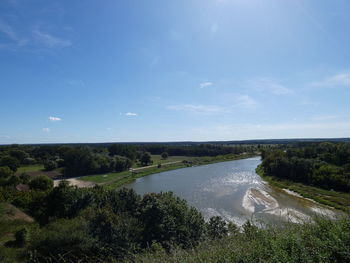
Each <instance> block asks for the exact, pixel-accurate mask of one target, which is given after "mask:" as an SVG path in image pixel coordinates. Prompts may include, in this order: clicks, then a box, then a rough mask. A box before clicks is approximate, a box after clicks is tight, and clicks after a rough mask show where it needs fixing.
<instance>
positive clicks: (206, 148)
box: [141, 144, 260, 157]
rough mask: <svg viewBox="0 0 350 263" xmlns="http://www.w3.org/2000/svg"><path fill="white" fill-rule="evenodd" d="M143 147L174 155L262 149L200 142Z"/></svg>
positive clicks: (214, 154)
mask: <svg viewBox="0 0 350 263" xmlns="http://www.w3.org/2000/svg"><path fill="white" fill-rule="evenodd" d="M141 149H143V150H145V151H147V152H150V153H151V154H161V153H163V152H167V153H168V154H169V155H174V156H197V157H201V156H218V155H227V154H240V153H244V152H253V151H257V150H259V149H260V145H248V146H241V145H239V146H227V145H226V146H224V145H213V144H200V145H188V146H186V145H176V146H172V145H158V144H154V145H143V146H141Z"/></svg>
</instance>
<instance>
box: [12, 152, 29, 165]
mask: <svg viewBox="0 0 350 263" xmlns="http://www.w3.org/2000/svg"><path fill="white" fill-rule="evenodd" d="M9 154H10V155H11V156H12V157H14V158H16V159H17V160H18V161H19V162H20V163H22V164H23V163H24V161H25V159H26V158H29V154H28V153H26V152H25V151H22V150H17V149H13V150H11V151H10V152H9Z"/></svg>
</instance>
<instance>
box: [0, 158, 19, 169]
mask: <svg viewBox="0 0 350 263" xmlns="http://www.w3.org/2000/svg"><path fill="white" fill-rule="evenodd" d="M0 166H7V167H9V168H10V169H11V170H12V171H14V172H16V171H17V168H18V167H19V166H20V162H19V161H18V159H17V158H15V157H12V156H9V155H6V156H4V157H2V158H1V159H0Z"/></svg>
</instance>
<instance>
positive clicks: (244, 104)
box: [234, 95, 258, 109]
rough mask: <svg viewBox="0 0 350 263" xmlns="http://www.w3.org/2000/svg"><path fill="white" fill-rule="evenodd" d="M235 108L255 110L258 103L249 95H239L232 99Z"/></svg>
mask: <svg viewBox="0 0 350 263" xmlns="http://www.w3.org/2000/svg"><path fill="white" fill-rule="evenodd" d="M234 101H235V103H236V105H237V106H239V107H240V108H244V109H255V108H256V107H257V106H258V103H257V102H256V101H255V100H254V99H253V98H252V97H250V96H249V95H239V96H237V97H235V98H234Z"/></svg>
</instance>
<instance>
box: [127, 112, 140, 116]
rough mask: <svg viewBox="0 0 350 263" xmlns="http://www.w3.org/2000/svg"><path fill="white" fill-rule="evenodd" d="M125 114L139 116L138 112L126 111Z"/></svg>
mask: <svg viewBox="0 0 350 263" xmlns="http://www.w3.org/2000/svg"><path fill="white" fill-rule="evenodd" d="M125 115H126V116H138V114H137V113H135V112H127V113H125Z"/></svg>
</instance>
